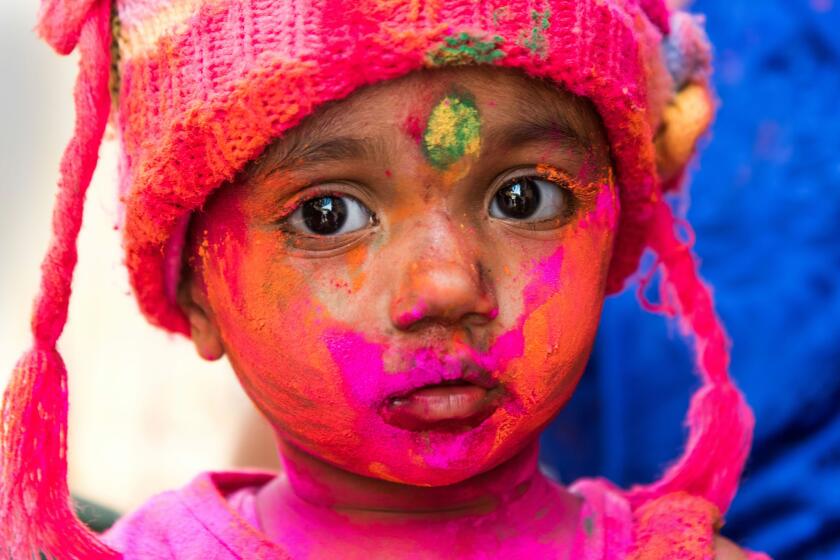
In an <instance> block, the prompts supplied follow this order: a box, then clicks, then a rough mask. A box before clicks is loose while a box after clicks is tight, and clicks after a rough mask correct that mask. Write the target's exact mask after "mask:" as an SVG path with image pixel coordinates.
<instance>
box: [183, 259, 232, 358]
mask: <svg viewBox="0 0 840 560" xmlns="http://www.w3.org/2000/svg"><path fill="white" fill-rule="evenodd" d="M178 305H179V306H180V307H181V311H183V312H184V315H186V316H187V319H188V320H189V322H190V338H192V341H193V344H194V345H195V350H196V352H198V355H199V356H201V357H202V358H204V359H205V360H209V361H213V360H218V359H219V358H221V357H222V356H224V355H225V348H224V345H223V344H222V337H221V336H220V335H219V329H218V328H217V327H216V323H215V321H214V320H213V314H212V311H211V310H210V306H209V305H208V303H207V298H206V296H205V294H204V292H203V291H202V290H201V289H200V288H199V286H197V285H196V282H195V281H193V278H192V277H191V275H190V276H189V277H187V278H185V279H184V280H183V281H182V282H181V285H180V286H179V287H178Z"/></svg>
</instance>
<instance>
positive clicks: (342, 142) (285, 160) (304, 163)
mask: <svg viewBox="0 0 840 560" xmlns="http://www.w3.org/2000/svg"><path fill="white" fill-rule="evenodd" d="M289 140H291V142H290V144H287V145H285V146H284V147H285V148H286V149H284V150H282V151H280V152H279V153H271V154H268V156H267V157H268V160H267V161H266V169H265V171H264V172H263V176H264V177H266V178H267V177H269V176H271V175H272V174H274V173H277V172H281V171H285V170H288V169H290V168H292V167H294V168H295V169H298V168H304V167H308V166H312V165H317V164H319V163H324V162H338V161H351V160H359V159H365V160H372V159H376V158H379V157H381V156H383V154H385V152H386V150H385V145H384V143H383V142H382V140H381V139H379V138H366V137H358V136H337V137H334V138H324V139H318V138H315V139H314V140H313V139H311V137H310V135H309V134H306V133H305V132H304V133H303V134H301V135H300V136H299V137H293V138H290V139H289ZM284 144H285V143H284Z"/></svg>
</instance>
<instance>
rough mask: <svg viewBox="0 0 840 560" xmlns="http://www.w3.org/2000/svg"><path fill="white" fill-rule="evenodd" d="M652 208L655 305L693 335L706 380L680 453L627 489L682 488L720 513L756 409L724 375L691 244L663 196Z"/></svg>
mask: <svg viewBox="0 0 840 560" xmlns="http://www.w3.org/2000/svg"><path fill="white" fill-rule="evenodd" d="M654 212H655V213H654V217H653V223H652V225H651V231H650V236H649V244H650V247H651V248H652V249H653V250H654V251H655V252H656V254H657V258H658V263H659V266H660V267H661V272H662V279H661V283H660V297H661V299H662V302H661V304H660V305H658V306H656V307H655V309H656V310H657V311H658V312H660V313H662V314H663V315H666V316H670V317H677V318H678V320H679V324H680V327H681V329H682V330H683V331H684V332H685V333H686V334H690V335H693V339H694V351H695V357H696V367H697V368H698V370H699V373H700V376H701V379H702V382H703V386H702V387H701V388H700V389H699V390H698V391H697V392H696V393H695V394H694V396H693V397H692V399H691V404H690V407H689V411H688V415H687V417H686V422H687V425H688V428H689V436H688V442H687V444H686V448H685V451H684V452H683V455H682V457H680V458H679V459H678V460H677V461H676V463H674V464H673V465H672V466H671V467H670V468H668V470H667V471H666V472H665V474H664V476H663V477H662V478H661V479H659V480H658V481H656V482H654V483H652V484H649V485H640V486H634V487H633V488H631V489H630V491H629V492H628V493H627V496H628V498H629V499H630V501H631V504H632V505H633V506H634V507H637V506H639V505H641V504H642V503H644V502H645V501H647V500H651V499H655V498H657V497H659V496H662V495H664V494H667V493H669V492H674V491H680V490H681V491H685V492H688V493H690V494H693V495H696V496H700V497H703V498H706V499H707V500H709V501H711V502H712V503H714V504H715V505H716V506H717V507H718V508H719V509H720V511H721V512H725V511H726V510H727V509H728V507H729V504H730V502H731V501H732V498H733V497H734V495H735V491H736V490H737V487H738V480H739V478H740V476H741V472H742V470H743V468H744V463H745V462H746V459H747V455H748V453H749V449H750V444H751V441H752V429H753V423H754V421H753V416H752V412H751V411H750V409H749V407H748V406H747V403H746V401H745V400H744V397H743V395H742V394H741V392H740V391H739V390H738V389H737V388H736V387H735V385H734V384H733V383H732V381H731V379H730V378H729V373H728V369H729V341H728V339H727V337H726V333H725V332H724V329H723V325H722V324H721V321H720V319H719V318H718V316H717V314H716V313H715V310H714V304H713V301H712V295H711V290H710V288H709V286H708V285H706V283H705V282H703V280H702V279H701V278H700V275H699V274H698V272H697V263H696V261H695V258H694V256H693V254H692V252H691V246H690V243H687V242H683V241H681V240H680V239H679V238H678V236H677V233H676V231H675V226H676V224H677V220H675V218H674V215H673V212H672V210H671V208H670V207H669V206H668V204H667V203H666V202H665V201H664V200H660V201H659V202H657V203H656V208H655V211H654ZM682 225H683V227H685V228H688V227H689V226H688V224H687V223H684V224H682ZM689 231H690V230H689Z"/></svg>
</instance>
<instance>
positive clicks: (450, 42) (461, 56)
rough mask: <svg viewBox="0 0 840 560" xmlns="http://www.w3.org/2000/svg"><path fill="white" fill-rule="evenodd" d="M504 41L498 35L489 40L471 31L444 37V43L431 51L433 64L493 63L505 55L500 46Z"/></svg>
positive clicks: (430, 60) (429, 57)
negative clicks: (484, 39) (470, 32)
mask: <svg viewBox="0 0 840 560" xmlns="http://www.w3.org/2000/svg"><path fill="white" fill-rule="evenodd" d="M503 42H504V39H502V38H501V37H500V36H498V35H496V36H494V37H492V38H491V39H490V40H488V41H482V40H481V37H477V36H475V35H470V34H469V33H459V34H457V35H451V36H449V37H447V38H446V39H444V42H443V45H441V46H440V47H438V48H437V49H435V50H434V51H432V52H430V53H429V56H428V59H429V64H431V65H432V66H459V65H463V64H491V63H493V62H494V61H496V60H498V59H500V58H502V57H504V56H505V53H504V52H502V50H501V49H500V48H499V47H500V46H501V44H502V43H503Z"/></svg>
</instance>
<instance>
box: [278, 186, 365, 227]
mask: <svg viewBox="0 0 840 560" xmlns="http://www.w3.org/2000/svg"><path fill="white" fill-rule="evenodd" d="M285 222H286V227H287V228H288V229H290V230H292V231H295V232H297V233H303V234H306V235H324V236H330V235H341V234H345V233H352V232H354V231H358V230H360V229H363V228H365V227H368V226H370V225H373V224H374V223H375V216H374V214H373V212H371V211H370V210H369V209H368V208H367V207H366V206H365V205H364V204H362V203H361V202H359V201H358V200H357V199H355V198H353V197H352V196H347V195H332V194H330V195H323V196H316V197H313V198H308V199H306V200H304V201H303V202H301V203H300V205H298V207H297V208H296V209H295V211H294V212H292V214H291V215H289V217H288V218H286V220H285Z"/></svg>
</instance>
